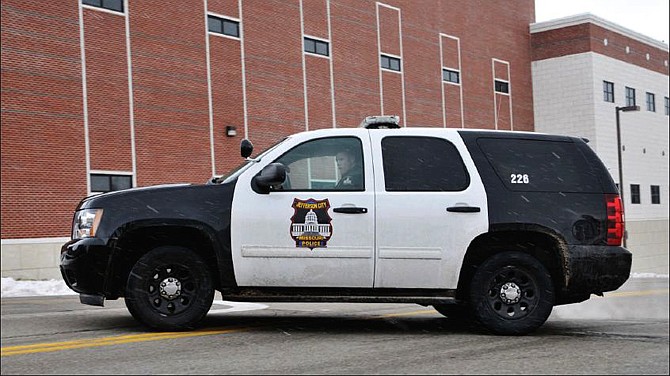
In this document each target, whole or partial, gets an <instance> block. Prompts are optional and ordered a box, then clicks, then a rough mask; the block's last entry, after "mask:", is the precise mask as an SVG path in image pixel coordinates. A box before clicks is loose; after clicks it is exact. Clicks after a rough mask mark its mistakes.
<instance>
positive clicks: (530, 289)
mask: <svg viewBox="0 0 670 376" xmlns="http://www.w3.org/2000/svg"><path fill="white" fill-rule="evenodd" d="M470 302H471V304H472V307H473V311H474V315H475V317H476V318H477V320H478V321H479V322H481V323H482V324H483V325H484V327H485V328H486V329H488V330H490V331H491V332H493V333H495V334H503V335H524V334H528V333H530V332H532V331H534V330H536V329H537V328H539V327H540V326H542V324H544V322H545V321H547V318H548V317H549V315H550V314H551V310H552V308H553V306H554V288H553V283H552V281H551V276H550V275H549V272H547V269H546V268H545V267H544V266H543V265H542V264H541V263H540V262H539V261H538V260H537V259H535V258H534V257H532V256H530V255H528V254H525V253H521V252H502V253H498V254H496V255H494V256H492V257H491V258H489V259H487V260H486V261H484V262H483V263H482V264H481V265H480V266H479V267H478V268H477V271H476V272H475V275H474V276H473V278H472V283H471V285H470Z"/></svg>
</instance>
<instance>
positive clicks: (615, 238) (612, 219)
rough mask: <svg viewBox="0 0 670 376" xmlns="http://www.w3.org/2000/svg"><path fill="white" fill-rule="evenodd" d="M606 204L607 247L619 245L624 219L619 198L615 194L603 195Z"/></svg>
mask: <svg viewBox="0 0 670 376" xmlns="http://www.w3.org/2000/svg"><path fill="white" fill-rule="evenodd" d="M605 201H606V202H607V245H621V240H622V239H623V234H624V217H623V206H622V205H621V198H620V197H619V195H616V194H608V195H605Z"/></svg>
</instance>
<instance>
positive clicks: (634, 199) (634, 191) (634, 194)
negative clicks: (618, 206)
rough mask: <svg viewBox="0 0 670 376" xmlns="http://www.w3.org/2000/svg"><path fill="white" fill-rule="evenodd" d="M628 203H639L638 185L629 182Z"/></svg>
mask: <svg viewBox="0 0 670 376" xmlns="http://www.w3.org/2000/svg"><path fill="white" fill-rule="evenodd" d="M630 203H631V204H639V203H640V185H639V184H631V185H630Z"/></svg>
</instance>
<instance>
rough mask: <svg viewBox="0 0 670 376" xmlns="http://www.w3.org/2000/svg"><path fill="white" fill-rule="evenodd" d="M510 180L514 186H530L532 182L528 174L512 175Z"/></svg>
mask: <svg viewBox="0 0 670 376" xmlns="http://www.w3.org/2000/svg"><path fill="white" fill-rule="evenodd" d="M510 179H511V183H512V184H528V183H529V181H530V180H529V179H528V174H512V175H510Z"/></svg>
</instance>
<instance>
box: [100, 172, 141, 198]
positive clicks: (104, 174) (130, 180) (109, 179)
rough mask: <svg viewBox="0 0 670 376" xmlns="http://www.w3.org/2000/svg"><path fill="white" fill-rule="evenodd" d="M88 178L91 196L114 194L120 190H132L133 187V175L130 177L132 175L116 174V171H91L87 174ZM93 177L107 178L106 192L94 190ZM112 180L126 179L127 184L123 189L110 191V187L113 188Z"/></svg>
mask: <svg viewBox="0 0 670 376" xmlns="http://www.w3.org/2000/svg"><path fill="white" fill-rule="evenodd" d="M89 177H90V179H91V193H92V194H98V193H107V192H115V191H120V190H124V189H130V188H134V187H133V175H132V173H124V172H116V171H91V172H90V174H89ZM94 177H105V178H107V187H108V189H107V190H98V189H94V184H93V179H94ZM113 178H127V179H128V183H129V184H128V186H127V187H125V188H119V189H112V186H113V184H112V179H113Z"/></svg>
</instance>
